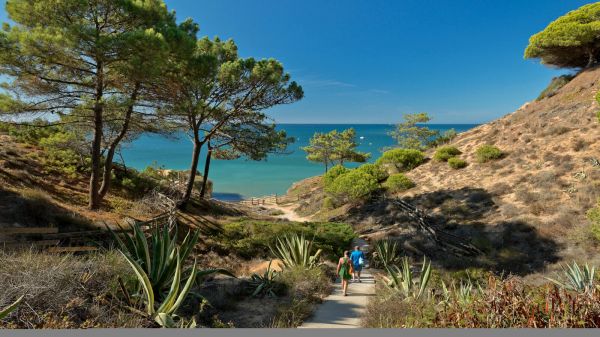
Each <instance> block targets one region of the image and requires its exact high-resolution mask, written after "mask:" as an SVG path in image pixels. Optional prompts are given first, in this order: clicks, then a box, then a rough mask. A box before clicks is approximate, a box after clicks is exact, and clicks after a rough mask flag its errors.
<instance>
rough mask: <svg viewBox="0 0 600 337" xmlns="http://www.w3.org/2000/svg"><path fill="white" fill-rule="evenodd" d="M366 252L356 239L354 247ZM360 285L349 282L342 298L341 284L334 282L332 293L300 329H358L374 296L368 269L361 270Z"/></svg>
mask: <svg viewBox="0 0 600 337" xmlns="http://www.w3.org/2000/svg"><path fill="white" fill-rule="evenodd" d="M356 244H358V245H360V246H361V247H362V248H361V249H362V250H363V251H365V252H366V251H368V249H369V246H368V244H367V243H366V242H365V241H364V240H362V239H358V240H356V241H355V245H356ZM361 279H362V283H353V282H351V283H350V284H349V285H348V296H343V293H342V287H341V283H340V282H339V280H338V281H336V283H335V285H334V291H333V293H332V294H331V295H329V296H328V297H327V298H325V301H324V302H323V304H321V305H320V306H319V308H318V309H317V310H316V311H315V312H314V314H313V316H312V317H311V318H310V319H308V320H307V321H306V322H304V324H302V325H301V326H300V328H316V329H322V328H336V329H339V328H360V322H361V317H362V315H363V313H364V311H365V310H366V307H367V303H368V301H369V297H371V296H374V295H375V280H374V279H373V275H371V273H370V272H369V270H368V269H363V272H362V275H361Z"/></svg>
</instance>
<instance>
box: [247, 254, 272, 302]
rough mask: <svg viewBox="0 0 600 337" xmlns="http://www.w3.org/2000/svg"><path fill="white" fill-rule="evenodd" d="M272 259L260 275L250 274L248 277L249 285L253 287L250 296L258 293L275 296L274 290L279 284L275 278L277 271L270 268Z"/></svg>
mask: <svg viewBox="0 0 600 337" xmlns="http://www.w3.org/2000/svg"><path fill="white" fill-rule="evenodd" d="M272 263H273V261H270V262H269V266H268V267H267V269H266V270H265V272H264V273H263V274H262V275H258V274H252V276H251V277H250V285H251V286H252V287H254V291H253V292H252V297H255V296H259V295H263V296H264V295H266V296H270V297H276V296H277V294H276V291H277V288H278V286H279V284H278V283H277V279H278V278H279V273H278V272H277V271H275V270H274V269H272V268H271V264H272Z"/></svg>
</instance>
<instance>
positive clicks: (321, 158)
mask: <svg viewBox="0 0 600 337" xmlns="http://www.w3.org/2000/svg"><path fill="white" fill-rule="evenodd" d="M357 147H358V143H357V142H356V131H355V130H354V128H350V129H346V130H344V131H342V132H338V131H337V130H332V131H330V132H328V133H319V132H317V133H315V134H314V135H313V137H312V138H311V139H310V145H308V146H305V147H303V148H302V150H304V151H305V152H306V153H307V154H308V155H307V156H306V159H308V160H310V161H314V162H317V163H323V164H324V165H325V173H327V171H328V170H329V166H330V165H335V164H337V165H340V166H342V167H343V166H344V163H348V162H350V163H364V162H366V161H367V159H369V157H370V154H369V153H363V152H359V151H358V150H357V149H356V148H357Z"/></svg>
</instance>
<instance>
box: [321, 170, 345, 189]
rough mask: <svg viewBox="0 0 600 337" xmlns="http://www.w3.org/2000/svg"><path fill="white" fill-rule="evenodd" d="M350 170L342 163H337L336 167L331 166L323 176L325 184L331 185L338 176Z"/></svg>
mask: <svg viewBox="0 0 600 337" xmlns="http://www.w3.org/2000/svg"><path fill="white" fill-rule="evenodd" d="M348 172H350V169H347V168H345V167H344V166H342V165H335V166H334V167H332V168H330V169H329V170H328V171H327V172H326V173H325V175H324V176H323V184H324V185H325V186H329V185H331V184H332V183H333V181H334V180H335V179H336V178H337V177H339V176H341V175H343V174H346V173H348Z"/></svg>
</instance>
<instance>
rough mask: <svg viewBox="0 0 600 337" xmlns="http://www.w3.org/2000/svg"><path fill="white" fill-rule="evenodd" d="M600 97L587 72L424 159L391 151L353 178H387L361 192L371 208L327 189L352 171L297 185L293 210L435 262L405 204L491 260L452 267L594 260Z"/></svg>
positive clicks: (597, 77) (593, 73)
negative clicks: (368, 174)
mask: <svg viewBox="0 0 600 337" xmlns="http://www.w3.org/2000/svg"><path fill="white" fill-rule="evenodd" d="M599 90H600V68H592V69H588V70H585V71H583V72H581V73H580V74H578V75H577V76H576V77H575V78H574V79H572V80H571V81H570V82H568V83H567V84H565V85H564V86H563V87H561V88H560V89H559V90H557V91H556V93H555V94H554V95H552V96H551V97H546V98H542V99H540V100H537V101H534V102H531V103H527V104H525V105H524V106H523V107H521V108H520V109H519V110H517V111H515V112H513V113H511V114H508V115H506V116H504V117H502V118H500V119H498V120H495V121H493V122H490V123H487V124H484V125H481V126H478V127H476V128H474V129H472V130H469V131H467V132H464V133H461V134H458V135H457V136H456V137H455V138H453V139H452V140H451V141H449V142H447V143H446V144H444V145H441V146H438V147H433V148H430V149H428V150H426V151H425V152H423V155H422V156H419V155H417V156H415V157H414V158H412V159H409V157H410V156H408V155H405V156H399V155H398V153H396V154H394V151H396V152H398V151H399V150H391V151H388V152H386V153H384V155H383V156H382V157H381V158H380V159H379V160H378V161H377V162H378V163H379V164H380V165H363V166H361V167H359V169H357V172H356V173H353V175H351V176H347V179H349V181H354V182H356V181H364V180H365V179H364V177H365V175H364V174H362V173H361V172H359V171H361V170H362V171H366V170H373V169H376V167H377V166H379V167H380V168H381V169H382V170H383V171H385V174H384V175H383V176H380V177H379V179H380V180H383V181H382V183H381V184H379V185H378V184H377V178H375V179H373V181H370V180H367V182H366V183H365V186H364V188H363V189H361V190H360V191H359V194H358V195H357V196H359V197H360V196H361V195H360V193H363V192H364V191H372V195H371V196H370V197H369V198H368V199H367V200H368V201H361V200H360V199H361V198H356V199H354V198H350V199H345V200H341V201H340V199H339V198H338V199H337V201H336V200H335V196H336V195H340V192H338V191H336V189H338V190H339V189H340V188H343V187H344V185H353V187H356V185H358V184H356V183H350V182H347V183H346V182H344V181H342V180H337V179H336V181H337V184H334V183H328V182H327V179H331V177H335V176H336V175H338V174H339V172H336V170H339V171H343V172H346V171H348V172H350V170H348V169H342V168H341V167H337V168H336V167H334V168H333V169H331V170H329V172H328V174H326V175H325V176H324V178H320V177H315V178H309V179H307V180H305V181H303V182H299V183H297V184H296V185H294V186H293V187H292V188H291V189H290V191H289V193H290V194H291V195H294V196H298V195H299V196H300V198H301V200H302V201H301V202H300V204H299V207H298V209H297V210H298V212H299V213H301V214H303V215H312V216H314V217H315V218H317V219H322V220H325V219H329V220H332V219H334V220H338V221H348V222H350V223H352V224H354V226H355V227H356V228H357V229H358V230H359V231H361V232H362V233H363V234H365V236H366V237H368V238H372V239H377V238H382V237H392V238H397V239H399V240H400V242H401V243H402V245H403V247H404V248H403V249H406V250H408V251H412V253H413V254H416V255H421V254H427V255H431V254H433V255H434V256H435V254H436V253H435V252H436V247H435V246H434V243H433V242H429V241H428V240H427V238H426V235H425V234H424V233H421V234H419V233H418V232H416V230H415V229H414V228H415V227H414V226H413V225H414V224H413V223H411V219H410V218H407V217H406V214H404V212H403V211H402V210H401V209H399V208H398V207H395V206H394V203H393V200H394V198H402V199H403V200H406V201H408V202H410V203H411V204H413V205H415V206H417V207H418V208H421V209H422V210H425V211H426V212H427V213H428V214H429V215H430V216H431V217H432V218H433V219H434V222H435V223H437V224H439V225H440V226H442V228H444V229H445V230H448V231H450V232H453V233H455V234H457V235H460V236H462V237H466V238H469V239H471V240H472V242H473V243H474V244H475V245H477V246H478V247H479V248H480V249H482V250H484V251H486V253H487V256H486V258H485V259H486V260H487V261H470V262H466V261H465V260H464V259H463V258H460V259H457V260H456V261H445V260H447V259H446V258H444V259H443V260H441V261H439V262H440V263H448V264H449V266H453V267H469V266H486V265H487V266H488V267H494V268H497V270H498V271H503V270H504V271H509V272H515V273H519V274H523V275H527V274H530V273H535V272H543V271H544V270H545V268H546V267H547V266H548V265H552V264H554V263H557V262H559V261H561V260H565V259H566V260H570V259H573V258H583V257H585V258H586V259H588V261H596V259H597V258H598V256H597V253H596V247H597V245H598V244H599V243H600V241H599V239H600V238H598V236H597V234H596V233H597V232H598V230H597V225H595V224H594V223H592V222H591V221H590V219H589V218H588V211H589V210H590V209H592V208H594V207H595V206H597V202H598V198H599V197H600V165H599V162H598V160H599V155H598V153H600V144H599V143H598V141H597V140H598V139H599V138H600V122H599V120H598V117H597V113H598V111H600V106H599V105H598V102H597V101H596V99H595V97H596V93H597V92H598V91H599ZM402 151H403V150H400V152H402ZM404 152H408V151H404ZM413 152H415V153H417V154H418V151H413ZM408 154H410V153H408ZM387 158H390V159H389V160H388V159H387ZM411 160H412V162H414V163H416V164H415V165H412V164H410V165H412V166H409V167H406V168H402V167H400V170H398V169H397V168H396V167H395V165H391V166H392V167H390V165H389V164H386V163H385V162H391V163H394V162H395V163H399V164H403V163H409V162H410V161H411ZM413 166H414V167H413ZM353 171H354V170H353ZM388 171H389V172H388ZM400 171H402V173H400V174H401V176H400V175H398V173H397V172H400ZM390 173H392V174H393V175H391V176H390V177H391V178H387V179H386V178H385V176H387V175H389V174H390ZM380 174H381V173H380ZM382 177H383V178H384V179H381V178H382ZM323 180H324V181H323ZM350 193H351V191H350ZM348 200H352V201H351V202H347V201H348ZM363 200H364V198H363ZM338 206H339V207H338ZM440 254H441V255H440V258H442V257H443V256H444V255H445V254H443V253H440ZM465 263H467V264H466V265H465ZM470 263H473V265H470Z"/></svg>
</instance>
